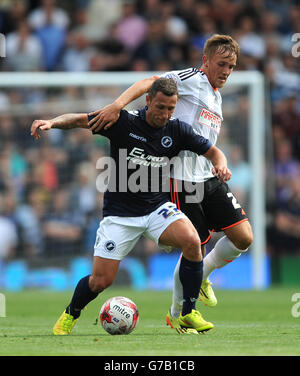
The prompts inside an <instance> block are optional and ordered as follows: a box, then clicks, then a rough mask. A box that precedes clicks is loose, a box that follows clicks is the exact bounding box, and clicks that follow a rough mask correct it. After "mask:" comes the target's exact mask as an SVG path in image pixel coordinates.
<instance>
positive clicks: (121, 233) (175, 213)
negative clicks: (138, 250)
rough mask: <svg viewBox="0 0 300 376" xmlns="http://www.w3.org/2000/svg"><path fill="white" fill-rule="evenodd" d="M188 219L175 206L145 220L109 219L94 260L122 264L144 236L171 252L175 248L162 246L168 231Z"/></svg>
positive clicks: (102, 224)
mask: <svg viewBox="0 0 300 376" xmlns="http://www.w3.org/2000/svg"><path fill="white" fill-rule="evenodd" d="M182 218H187V217H186V215H185V214H183V213H182V211H180V210H179V209H177V207H176V205H175V204H173V203H172V202H166V203H165V204H163V205H161V206H160V207H159V208H158V209H156V210H155V211H154V212H152V213H150V214H147V215H144V216H142V217H118V216H109V217H105V218H104V219H103V220H102V221H101V222H100V225H99V228H98V230H97V237H96V242H95V247H94V256H100V257H103V258H108V259H112V260H122V259H123V258H124V257H125V256H127V255H128V253H129V252H130V251H131V250H132V248H133V247H134V246H135V244H136V243H137V241H138V240H139V239H140V237H141V236H142V235H143V236H145V237H147V238H149V239H151V240H153V241H154V242H155V243H156V244H157V245H158V246H160V247H162V248H164V249H165V250H166V251H168V252H170V251H171V249H172V247H170V246H164V245H162V244H159V238H160V236H161V234H162V233H163V232H164V230H165V229H166V228H167V227H168V226H169V225H170V224H171V223H173V222H175V221H177V220H178V219H182Z"/></svg>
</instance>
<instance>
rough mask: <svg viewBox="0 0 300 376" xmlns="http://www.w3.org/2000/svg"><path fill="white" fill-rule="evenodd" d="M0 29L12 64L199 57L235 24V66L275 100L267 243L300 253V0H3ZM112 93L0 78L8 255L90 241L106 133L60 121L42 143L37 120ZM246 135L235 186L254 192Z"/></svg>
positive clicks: (113, 66) (1, 249) (0, 194)
mask: <svg viewBox="0 0 300 376" xmlns="http://www.w3.org/2000/svg"><path fill="white" fill-rule="evenodd" d="M0 33H2V34H4V35H5V43H6V57H5V58H0V71H13V72H16V71H48V72H52V71H65V72H93V71H94V72H98V71H101V72H103V71H104V72H105V71H148V70H149V71H165V70H173V69H183V68H186V67H191V66H193V67H199V66H200V65H201V57H202V49H203V46H204V43H205V41H206V40H207V39H208V38H209V37H210V36H211V35H213V34H215V33H218V34H223V33H224V34H230V35H231V36H232V37H234V38H235V39H236V40H237V41H238V42H239V44H240V47H241V56H240V59H239V62H238V67H237V69H238V70H259V71H261V72H262V73H263V74H264V75H265V77H266V88H267V94H268V95H267V101H269V102H270V104H271V105H270V108H271V113H270V114H267V115H269V117H270V120H271V137H272V142H270V143H271V144H272V145H273V149H272V153H273V155H272V158H270V156H269V158H268V159H269V160H272V161H273V164H271V165H270V166H269V167H270V169H271V170H270V169H269V168H268V174H266V179H271V180H272V179H273V181H274V194H273V195H271V196H270V197H268V198H267V204H268V214H269V216H268V219H269V220H268V231H267V235H268V252H269V253H270V254H285V253H290V254H300V168H299V163H300V73H299V72H300V57H299V55H300V47H298V52H299V53H297V48H295V44H296V43H297V41H298V40H299V41H300V34H299V33H300V4H299V1H297V0H252V1H250V0H249V1H247V0H206V1H205V0H178V1H176V0H172V1H171V0H136V1H134V0H73V1H71V0H61V1H59V2H58V1H55V0H40V1H38V0H1V1H0ZM296 33H298V34H296ZM295 34H296V35H298V39H297V38H296V40H295V37H294V38H293V36H295ZM296 47H297V46H296ZM115 96H116V92H114V90H113V89H111V90H110V91H106V92H103V89H101V88H98V89H91V88H90V89H87V88H78V89H76V88H64V89H59V90H58V89H57V90H53V89H51V90H40V89H38V88H32V89H24V88H23V89H9V90H8V89H5V88H0V258H3V259H9V258H12V257H19V256H20V255H22V256H25V257H27V256H28V257H29V256H30V257H33V256H36V255H48V256H58V255H62V254H63V255H72V254H82V253H85V252H91V249H92V247H93V242H94V239H95V231H96V229H97V227H98V223H99V219H100V216H101V205H102V194H101V193H99V192H98V191H97V190H96V186H95V179H96V176H97V170H96V169H95V166H96V161H97V159H98V158H99V157H101V156H103V155H106V154H107V152H108V147H109V146H108V143H107V142H106V141H105V139H102V138H97V137H93V136H92V135H91V134H90V133H89V132H86V131H81V130H76V131H74V132H70V133H68V132H66V133H65V134H63V133H62V132H60V131H53V132H50V133H49V134H47V135H46V136H44V137H43V138H42V139H41V141H40V142H39V143H36V142H34V140H33V139H32V138H31V136H30V133H29V128H30V124H31V122H32V120H33V119H34V118H36V117H37V116H38V117H39V118H41V117H49V116H54V115H55V114H57V113H62V112H65V111H64V110H65V109H66V108H68V109H69V108H71V109H72V106H73V108H75V109H76V110H78V109H79V108H80V105H82V103H83V100H84V103H89V105H90V107H91V108H85V111H88V110H92V109H96V108H99V107H100V106H101V105H104V104H106V103H109V102H110V101H111V100H112V99H113V98H114V97H115ZM104 97H105V98H104ZM68 106H69V107H68ZM92 106H93V108H92ZM243 107H245V108H246V107H247V96H244V97H243V98H242V99H241V103H240V108H241V109H242V108H243ZM11 108H13V111H10V110H9V111H8V110H7V109H11ZM36 108H38V109H39V112H38V113H33V112H34V111H36ZM33 109H35V110H34V111H33ZM82 110H83V109H82ZM242 113H243V111H242ZM242 120H243V119H241V118H239V119H238V118H237V119H233V121H236V122H237V124H238V123H242ZM225 121H227V119H225ZM244 126H245V125H244ZM224 129H225V127H224ZM224 132H226V131H224ZM229 136H230V135H229ZM229 138H230V137H229ZM224 139H226V134H225V136H224V135H223V140H224ZM219 145H220V147H221V148H223V149H224V148H226V146H225V145H224V147H223V144H222V140H220V143H219ZM240 146H241V145H240V144H239V143H238V142H236V143H235V144H234V145H231V147H230V148H229V149H228V157H229V161H230V167H231V169H232V171H233V180H232V183H231V187H232V189H233V190H234V192H235V193H236V195H237V196H238V198H239V199H240V200H241V201H242V202H247V196H248V194H249V184H250V178H251V171H250V167H249V165H248V164H247V162H246V160H247V155H245V154H247V152H246V151H245V150H244V148H241V147H240ZM254 175H255V171H254ZM235 176H236V178H235V179H234V177H235ZM237 177H238V178H237ZM147 247H148V248H147ZM151 247H153V245H151V244H150V243H149V244H146V248H147V249H149V252H151ZM141 248H143V249H144V248H145V244H143V247H141Z"/></svg>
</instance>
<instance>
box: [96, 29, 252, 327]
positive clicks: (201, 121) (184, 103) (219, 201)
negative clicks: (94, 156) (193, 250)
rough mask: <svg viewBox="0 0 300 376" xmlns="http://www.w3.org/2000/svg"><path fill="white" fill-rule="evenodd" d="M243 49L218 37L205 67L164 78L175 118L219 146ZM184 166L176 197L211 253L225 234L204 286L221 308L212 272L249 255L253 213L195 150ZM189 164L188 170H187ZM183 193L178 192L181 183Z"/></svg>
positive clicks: (110, 115)
mask: <svg viewBox="0 0 300 376" xmlns="http://www.w3.org/2000/svg"><path fill="white" fill-rule="evenodd" d="M239 50H240V49H239V45H238V43H237V42H236V41H235V40H234V39H233V38H232V37H231V36H229V35H219V34H215V35H213V36H211V37H210V38H209V39H208V40H207V41H206V43H205V46H204V49H203V57H202V64H201V67H199V68H195V67H190V68H187V69H182V70H175V71H170V72H165V73H163V74H161V75H160V77H168V78H172V79H173V80H174V81H175V82H176V84H177V89H178V102H177V105H176V109H175V111H174V117H176V118H178V119H179V120H183V121H185V122H187V123H188V124H190V125H191V126H192V127H193V128H194V130H195V131H196V132H198V134H200V135H202V136H203V137H205V138H207V139H208V140H209V141H210V142H211V143H212V144H213V145H216V143H217V141H218V137H219V134H220V133H221V131H222V128H223V114H222V96H221V93H220V90H219V89H222V88H223V87H224V85H225V84H226V82H227V79H228V78H229V76H230V74H231V73H232V71H233V69H234V68H235V66H236V64H237V60H238V56H239ZM157 78H158V77H157V76H154V77H149V78H146V79H143V80H140V81H137V82H135V83H134V84H133V85H132V86H130V87H129V88H128V89H126V90H125V91H124V92H123V93H122V94H121V95H120V96H119V97H118V98H116V99H115V101H114V102H113V103H111V104H109V105H107V106H105V107H104V108H101V109H99V110H97V111H95V112H93V113H92V114H91V115H93V117H92V119H91V121H90V126H91V128H92V129H93V130H99V129H101V128H102V127H103V128H104V129H109V128H110V127H111V126H113V124H114V122H115V121H116V120H117V119H118V117H119V113H120V110H121V109H122V108H124V107H125V106H127V105H128V104H129V103H131V102H132V101H133V100H135V99H137V98H139V97H140V96H141V95H143V94H145V93H146V92H147V91H148V90H149V87H150V86H151V85H152V83H153V81H155V79H157ZM179 157H180V158H181V161H182V163H181V164H180V163H179V164H178V166H179V168H177V166H175V168H174V169H173V170H172V171H171V174H170V178H171V179H170V180H171V189H170V199H171V201H172V202H174V203H176V205H177V207H178V208H179V209H180V210H182V211H183V213H185V214H186V215H187V216H188V218H189V219H190V220H191V221H192V223H193V225H194V226H195V228H196V229H197V231H198V233H199V236H200V239H201V246H202V253H203V255H205V247H206V244H207V242H208V241H209V239H210V238H211V232H212V231H215V232H223V236H222V237H221V238H220V239H219V240H218V241H217V242H216V244H215V245H214V247H213V249H212V250H211V251H210V252H209V253H208V254H207V255H206V256H205V257H204V259H203V282H202V285H201V289H200V295H199V299H200V300H201V301H202V302H203V303H204V304H205V305H207V306H209V307H215V306H216V304H217V298H216V296H215V294H214V291H213V289H212V287H211V285H212V284H211V282H210V280H209V276H210V274H211V273H212V272H213V271H214V270H216V269H219V268H223V267H224V266H226V265H228V264H230V263H231V262H232V261H234V260H235V259H237V258H238V257H239V256H240V255H241V254H243V253H245V252H247V250H248V249H249V247H250V246H251V244H252V242H253V232H252V227H251V224H250V222H249V220H248V217H247V214H246V212H245V211H244V209H243V208H242V206H241V205H240V203H239V202H238V201H237V199H236V197H235V196H234V194H233V193H232V192H231V190H230V187H229V186H228V184H226V182H220V181H219V180H218V179H216V177H215V176H214V175H213V174H212V166H211V163H210V161H208V160H207V159H206V158H205V157H203V156H202V155H198V154H197V153H193V152H192V151H190V150H185V151H181V152H180V154H179ZM182 166H184V168H182ZM182 182H184V183H186V182H189V183H191V184H194V186H195V187H199V186H202V187H203V186H204V188H203V189H204V195H203V197H201V200H198V202H196V201H193V202H191V201H190V200H189V196H190V193H189V192H188V191H187V190H185V184H182ZM179 183H180V184H181V186H182V187H183V189H181V190H178V189H176V187H177V184H179ZM179 266H180V259H179V260H178V264H177V266H176V268H175V271H174V288H173V299H172V305H171V308H170V310H169V312H168V313H167V315H166V321H167V323H168V325H170V326H171V327H173V326H174V325H175V324H176V322H177V321H178V320H179V319H180V312H181V308H182V299H183V297H182V285H181V281H180V278H179Z"/></svg>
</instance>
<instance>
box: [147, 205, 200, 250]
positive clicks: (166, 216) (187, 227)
mask: <svg viewBox="0 0 300 376" xmlns="http://www.w3.org/2000/svg"><path fill="white" fill-rule="evenodd" d="M176 229H177V230H176ZM144 235H145V236H146V237H147V238H149V239H151V240H153V241H154V242H155V243H157V244H158V245H161V246H163V248H165V247H164V246H171V247H178V248H181V246H182V244H184V241H187V240H190V241H191V239H192V238H193V237H194V238H196V239H197V240H199V236H198V234H197V231H196V230H195V228H194V226H193V224H192V222H191V221H190V220H189V219H188V218H187V216H186V215H185V214H184V213H182V211H181V210H179V209H178V208H177V207H176V205H175V204H173V203H172V202H166V203H164V204H163V205H161V206H160V207H159V208H158V209H156V210H155V211H154V212H152V213H151V214H150V215H149V218H148V225H147V230H146V231H145V233H144Z"/></svg>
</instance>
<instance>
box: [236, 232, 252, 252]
mask: <svg viewBox="0 0 300 376" xmlns="http://www.w3.org/2000/svg"><path fill="white" fill-rule="evenodd" d="M252 243H253V234H252V231H251V232H247V233H246V234H243V236H241V237H240V238H238V239H236V240H235V242H234V245H235V246H236V247H237V248H238V249H240V250H241V251H242V252H246V251H247V250H248V248H249V247H250V246H251V244H252Z"/></svg>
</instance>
